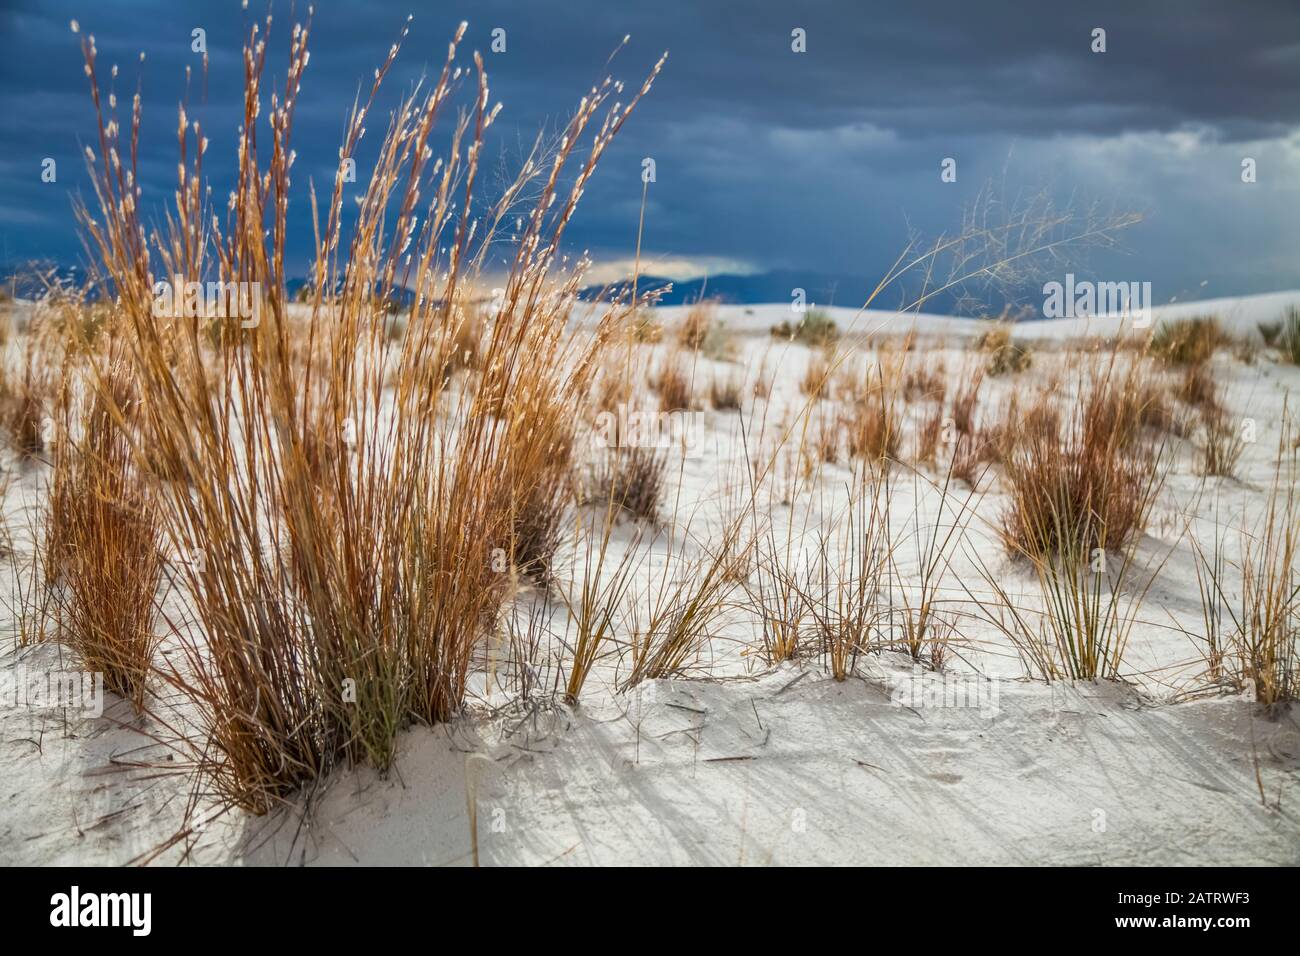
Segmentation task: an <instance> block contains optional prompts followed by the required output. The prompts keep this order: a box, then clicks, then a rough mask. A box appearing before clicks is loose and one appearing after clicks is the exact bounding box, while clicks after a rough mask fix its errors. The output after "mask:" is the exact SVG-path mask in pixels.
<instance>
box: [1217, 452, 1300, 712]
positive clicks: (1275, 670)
mask: <svg viewBox="0 0 1300 956" xmlns="http://www.w3.org/2000/svg"><path fill="white" fill-rule="evenodd" d="M1288 436H1289V432H1288V429H1286V428H1284V429H1283V437H1282V441H1281V445H1280V447H1281V454H1280V455H1279V458H1278V463H1277V466H1276V468H1275V471H1274V475H1273V485H1272V489H1271V491H1270V493H1269V499H1268V507H1267V509H1266V511H1265V513H1264V514H1263V516H1262V517H1261V518H1260V519H1259V521H1258V523H1257V524H1256V525H1255V526H1254V527H1250V528H1243V529H1242V530H1241V536H1240V555H1239V557H1238V558H1237V559H1236V560H1235V561H1234V560H1230V559H1229V558H1228V557H1227V556H1226V555H1225V553H1224V549H1223V545H1224V541H1223V538H1222V536H1221V535H1218V534H1216V535H1215V537H1214V539H1213V543H1212V545H1211V547H1210V548H1209V549H1208V552H1207V549H1205V548H1203V547H1202V546H1201V544H1200V543H1199V542H1198V541H1197V539H1196V538H1192V547H1193V549H1194V551H1195V554H1196V558H1197V564H1196V574H1197V581H1198V583H1199V584H1200V589H1201V596H1202V601H1203V608H1204V613H1205V621H1206V634H1205V640H1206V642H1207V648H1206V660H1207V662H1208V664H1209V672H1210V673H1209V676H1210V678H1211V680H1213V681H1215V682H1219V681H1223V680H1226V681H1228V682H1229V683H1230V684H1231V685H1232V686H1233V687H1234V688H1235V689H1237V690H1239V691H1240V690H1243V689H1249V690H1251V691H1253V693H1254V696H1255V699H1256V700H1258V701H1259V702H1260V703H1261V704H1264V705H1265V706H1268V707H1273V706H1276V705H1278V704H1281V703H1283V702H1286V701H1294V700H1296V699H1297V697H1300V467H1298V461H1297V452H1296V447H1295V446H1294V445H1293V444H1292V443H1291V440H1289V437H1288Z"/></svg>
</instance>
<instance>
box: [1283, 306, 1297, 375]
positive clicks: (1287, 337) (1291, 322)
mask: <svg viewBox="0 0 1300 956" xmlns="http://www.w3.org/2000/svg"><path fill="white" fill-rule="evenodd" d="M1277 344H1278V346H1279V348H1281V350H1282V358H1283V359H1285V360H1286V361H1288V362H1290V363H1291V364H1292V365H1300V308H1296V307H1295V306H1290V307H1289V308H1288V309H1287V310H1286V315H1284V316H1283V317H1282V328H1281V331H1280V334H1279V336H1278V339H1277Z"/></svg>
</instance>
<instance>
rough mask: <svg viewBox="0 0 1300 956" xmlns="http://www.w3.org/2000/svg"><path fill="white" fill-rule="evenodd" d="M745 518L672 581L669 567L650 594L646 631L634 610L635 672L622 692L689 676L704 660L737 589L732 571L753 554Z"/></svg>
mask: <svg viewBox="0 0 1300 956" xmlns="http://www.w3.org/2000/svg"><path fill="white" fill-rule="evenodd" d="M744 517H745V516H744V515H741V516H740V517H738V518H734V519H732V520H731V521H729V522H728V523H727V524H726V526H725V527H724V528H723V529H722V532H721V534H720V535H718V538H717V541H716V543H715V544H713V545H711V546H709V547H708V549H707V550H706V552H705V553H704V554H702V555H700V556H698V557H694V558H689V559H686V560H684V561H683V562H682V563H681V564H679V565H678V567H677V569H676V570H675V571H673V572H671V577H670V576H669V575H670V571H669V569H668V566H667V565H666V564H665V566H664V569H663V572H662V573H663V577H662V578H661V579H660V580H659V581H658V582H657V583H652V585H651V591H649V592H647V594H646V617H645V623H644V625H642V624H641V623H640V621H641V618H640V612H639V609H635V608H634V610H633V615H632V618H633V624H632V630H633V634H632V636H631V640H630V642H629V645H628V655H627V657H628V661H629V665H630V666H629V670H628V673H627V676H626V677H625V678H623V680H622V681H621V682H620V689H623V690H626V689H627V688H629V687H635V686H636V685H637V684H639V683H640V682H641V681H643V680H656V679H659V678H664V677H678V676H683V675H685V674H687V673H688V671H689V670H690V668H691V667H692V665H694V664H695V662H696V661H697V660H698V659H699V657H700V654H701V652H702V651H703V650H704V648H705V647H707V646H708V643H709V640H710V638H711V637H712V635H713V631H714V629H715V627H716V624H717V622H718V620H719V618H720V617H721V614H722V612H723V611H725V610H726V608H727V606H728V599H729V596H730V594H731V593H732V592H733V591H734V590H735V589H736V587H737V582H736V580H735V576H734V574H732V573H731V572H732V569H733V568H734V567H735V566H736V565H737V564H738V563H741V564H743V563H745V562H746V561H747V560H748V554H749V552H750V550H751V549H750V548H749V546H748V545H745V544H743V543H742V527H743V518H744Z"/></svg>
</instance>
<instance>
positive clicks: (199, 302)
mask: <svg viewBox="0 0 1300 956" xmlns="http://www.w3.org/2000/svg"><path fill="white" fill-rule="evenodd" d="M153 315H154V318H157V319H164V318H167V319H175V318H189V319H195V318H210V319H239V327H240V328H243V329H255V328H257V327H258V325H259V324H261V321H262V284H261V283H260V282H186V281H185V278H184V276H181V275H175V276H172V279H171V281H170V282H168V281H167V280H166V279H160V280H159V281H158V282H155V283H154V284H153Z"/></svg>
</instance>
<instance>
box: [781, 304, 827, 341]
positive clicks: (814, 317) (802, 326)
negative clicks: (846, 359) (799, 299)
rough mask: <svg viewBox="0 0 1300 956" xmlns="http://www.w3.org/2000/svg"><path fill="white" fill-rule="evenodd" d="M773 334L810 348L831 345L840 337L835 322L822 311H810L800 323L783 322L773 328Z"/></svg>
mask: <svg viewBox="0 0 1300 956" xmlns="http://www.w3.org/2000/svg"><path fill="white" fill-rule="evenodd" d="M772 334H773V335H774V336H776V337H777V338H782V339H789V340H790V341H792V342H802V343H803V344H804V345H807V346H809V347H820V346H825V345H830V344H831V343H833V342H835V341H836V340H838V339H839V337H840V333H839V329H838V328H837V327H836V325H835V320H834V319H832V318H831V317H830V315H829V314H828V313H827V312H825V311H823V310H821V309H809V310H808V311H807V312H805V313H804V314H803V317H802V318H801V319H799V321H798V322H793V323H791V322H781V323H780V324H778V325H776V326H773V328H772Z"/></svg>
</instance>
